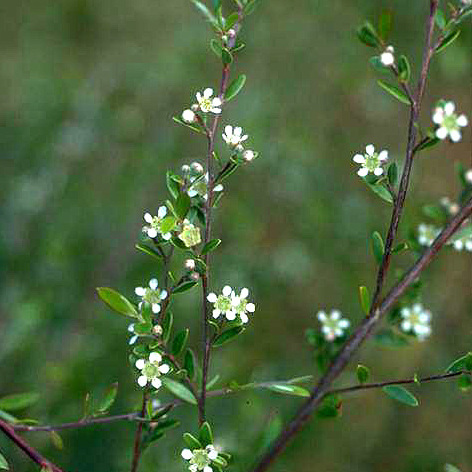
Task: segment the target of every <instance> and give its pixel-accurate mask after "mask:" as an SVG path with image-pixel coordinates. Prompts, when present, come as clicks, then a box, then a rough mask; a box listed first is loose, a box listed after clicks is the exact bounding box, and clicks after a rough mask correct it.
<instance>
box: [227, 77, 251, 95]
mask: <svg viewBox="0 0 472 472" xmlns="http://www.w3.org/2000/svg"><path fill="white" fill-rule="evenodd" d="M245 83H246V76H245V75H244V74H241V75H240V76H239V77H237V78H236V79H234V80H233V81H232V82H231V83H230V84H229V86H228V88H227V90H226V93H225V101H227V102H229V101H230V100H231V99H233V98H234V97H235V96H236V95H237V94H238V93H239V92H240V91H241V90H242V88H243V87H244V84H245Z"/></svg>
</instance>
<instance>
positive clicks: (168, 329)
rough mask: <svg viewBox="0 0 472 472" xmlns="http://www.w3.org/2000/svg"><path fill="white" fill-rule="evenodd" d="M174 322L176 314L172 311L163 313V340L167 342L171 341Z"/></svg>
mask: <svg viewBox="0 0 472 472" xmlns="http://www.w3.org/2000/svg"><path fill="white" fill-rule="evenodd" d="M173 324H174V315H173V314H172V312H171V311H166V312H165V313H164V315H161V327H162V340H163V341H164V342H165V343H167V342H169V339H170V335H171V333H172V325H173Z"/></svg>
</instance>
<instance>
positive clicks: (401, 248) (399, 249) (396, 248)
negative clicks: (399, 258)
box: [392, 242, 409, 254]
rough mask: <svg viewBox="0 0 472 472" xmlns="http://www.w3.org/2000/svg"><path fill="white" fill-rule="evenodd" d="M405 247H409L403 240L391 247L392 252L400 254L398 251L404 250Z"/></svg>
mask: <svg viewBox="0 0 472 472" xmlns="http://www.w3.org/2000/svg"><path fill="white" fill-rule="evenodd" d="M407 249H409V247H408V244H407V243H405V242H403V243H399V244H397V245H396V246H395V247H394V248H393V249H392V254H400V253H402V252H404V251H406V250H407Z"/></svg>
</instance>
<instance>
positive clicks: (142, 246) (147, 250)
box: [134, 244, 164, 262]
mask: <svg viewBox="0 0 472 472" xmlns="http://www.w3.org/2000/svg"><path fill="white" fill-rule="evenodd" d="M134 247H135V248H136V249H137V250H138V251H141V252H143V253H144V254H147V255H149V256H151V257H154V258H155V259H157V260H158V261H159V262H164V258H163V257H162V256H161V255H160V254H159V253H158V252H157V251H156V250H155V249H154V248H152V247H149V246H146V245H145V244H136V245H135V246H134Z"/></svg>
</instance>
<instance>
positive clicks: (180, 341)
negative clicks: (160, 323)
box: [171, 328, 189, 356]
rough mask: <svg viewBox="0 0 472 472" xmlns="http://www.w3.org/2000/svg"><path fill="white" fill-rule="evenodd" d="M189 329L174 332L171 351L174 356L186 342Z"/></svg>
mask: <svg viewBox="0 0 472 472" xmlns="http://www.w3.org/2000/svg"><path fill="white" fill-rule="evenodd" d="M188 333H189V329H188V328H185V329H183V330H182V331H180V332H179V333H177V334H176V336H175V338H174V341H173V342H172V349H171V352H172V354H173V355H174V356H178V355H179V354H180V353H181V352H182V351H183V350H184V348H185V344H187V339H188Z"/></svg>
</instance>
